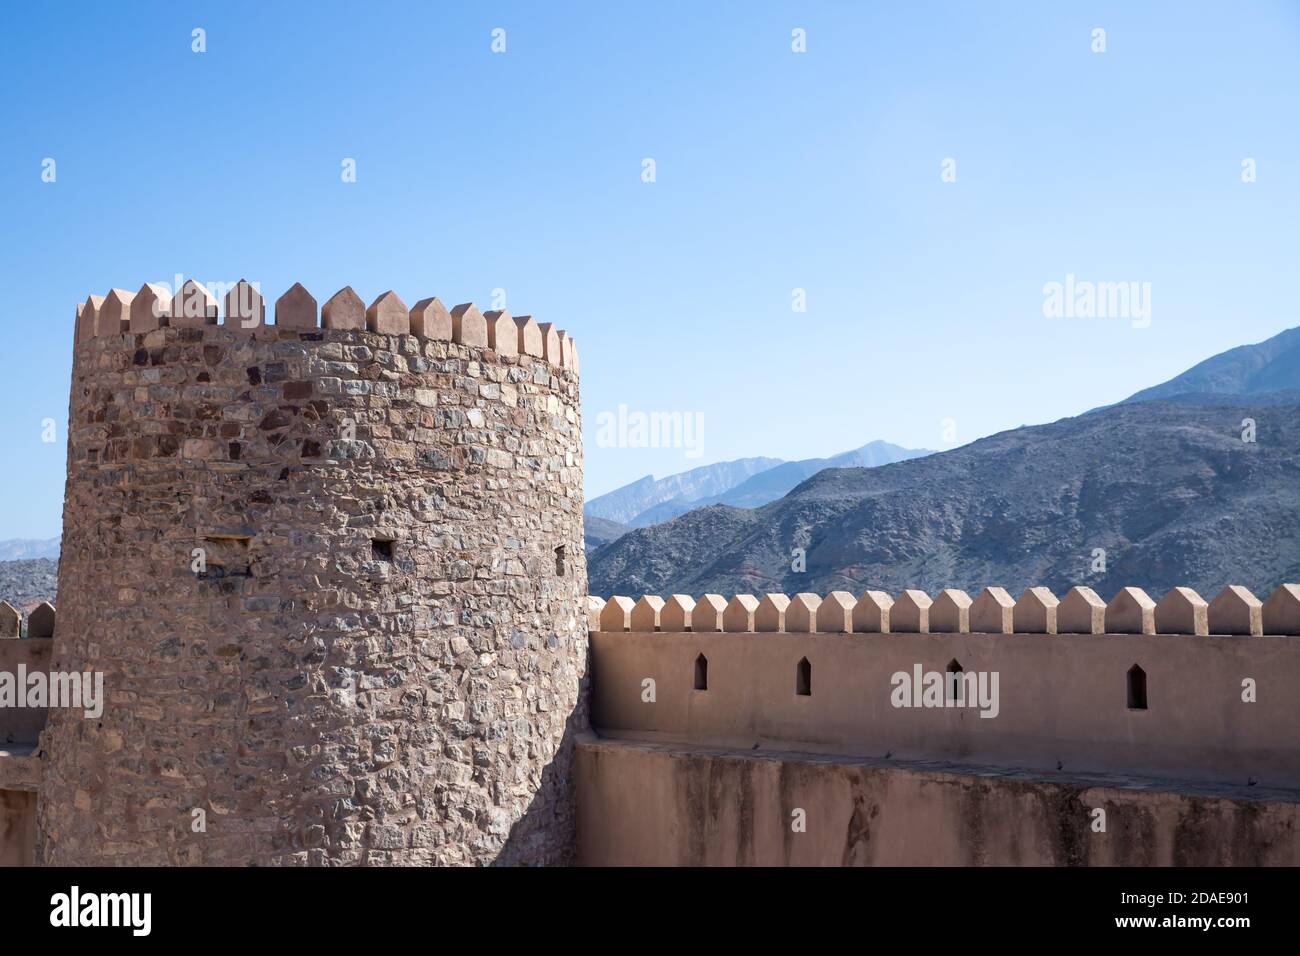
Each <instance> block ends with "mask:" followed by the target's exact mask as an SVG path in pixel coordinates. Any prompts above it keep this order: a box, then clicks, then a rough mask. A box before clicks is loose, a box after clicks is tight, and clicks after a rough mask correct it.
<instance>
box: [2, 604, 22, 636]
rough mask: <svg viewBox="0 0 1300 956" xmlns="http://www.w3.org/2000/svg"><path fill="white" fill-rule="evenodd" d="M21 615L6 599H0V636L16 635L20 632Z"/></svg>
mask: <svg viewBox="0 0 1300 956" xmlns="http://www.w3.org/2000/svg"><path fill="white" fill-rule="evenodd" d="M22 623H23V616H22V615H21V614H19V613H18V608H16V607H14V606H13V605H12V604H10V603H9V602H8V601H0V638H3V637H17V636H18V635H19V634H20V633H21V632H22Z"/></svg>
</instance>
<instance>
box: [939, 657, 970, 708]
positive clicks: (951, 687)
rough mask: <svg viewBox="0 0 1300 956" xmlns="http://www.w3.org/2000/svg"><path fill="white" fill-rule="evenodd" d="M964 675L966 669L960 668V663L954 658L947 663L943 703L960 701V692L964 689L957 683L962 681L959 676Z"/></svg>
mask: <svg viewBox="0 0 1300 956" xmlns="http://www.w3.org/2000/svg"><path fill="white" fill-rule="evenodd" d="M965 673H966V668H964V667H962V666H961V662H960V661H958V660H957V658H955V657H954V658H953V659H952V660H950V661H949V662H948V667H947V674H946V676H945V677H944V681H943V699H944V700H945V701H957V700H960V699H961V697H960V691H961V690H962V689H964V688H963V687H962V686H959V684H958V682H959V681H962V680H963V678H962V677H961V675H962V674H965Z"/></svg>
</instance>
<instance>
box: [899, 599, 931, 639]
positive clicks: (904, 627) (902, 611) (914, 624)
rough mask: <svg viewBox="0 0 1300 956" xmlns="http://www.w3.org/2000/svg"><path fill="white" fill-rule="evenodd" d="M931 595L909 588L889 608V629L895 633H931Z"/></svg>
mask: <svg viewBox="0 0 1300 956" xmlns="http://www.w3.org/2000/svg"><path fill="white" fill-rule="evenodd" d="M932 604H934V602H933V601H931V600H930V595H928V594H926V593H925V592H924V591H918V590H916V589H915V588H908V589H907V590H906V591H904V592H903V593H902V594H900V595H898V597H897V599H895V601H894V603H893V605H892V606H891V607H890V608H889V629H890V630H891V631H892V632H893V633H895V634H929V633H930V606H931V605H932Z"/></svg>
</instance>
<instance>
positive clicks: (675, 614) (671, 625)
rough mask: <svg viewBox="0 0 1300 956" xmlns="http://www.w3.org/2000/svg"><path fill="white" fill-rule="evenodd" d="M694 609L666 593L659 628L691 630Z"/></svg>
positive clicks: (685, 598)
mask: <svg viewBox="0 0 1300 956" xmlns="http://www.w3.org/2000/svg"><path fill="white" fill-rule="evenodd" d="M511 324H512V325H513V324H514V323H511ZM694 611H695V598H693V597H691V596H690V595H689V594H670V595H668V600H667V601H665V602H664V606H663V610H661V611H660V612H659V630H661V631H665V632H669V633H673V632H677V631H689V630H691V628H692V624H693V622H692V620H691V617H692V614H693V612H694ZM715 630H716V628H715Z"/></svg>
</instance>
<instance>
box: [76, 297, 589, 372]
mask: <svg viewBox="0 0 1300 956" xmlns="http://www.w3.org/2000/svg"><path fill="white" fill-rule="evenodd" d="M273 314H274V318H275V324H274V325H269V324H268V323H267V321H266V306H265V302H264V300H263V298H262V294H261V293H260V292H259V291H258V290H257V288H255V287H254V286H253V285H252V284H251V283H249V282H248V281H247V280H244V279H241V280H240V281H239V282H238V283H236V284H235V285H234V286H233V287H232V288H231V289H230V290H229V291H227V292H226V294H225V296H224V299H223V302H222V308H221V309H220V311H218V308H217V300H216V297H215V296H214V295H213V294H212V292H211V291H209V289H208V288H207V287H205V286H204V285H202V284H201V283H199V282H196V281H195V280H193V279H189V280H187V281H186V282H185V283H184V284H183V285H182V286H181V288H180V289H179V290H177V292H176V293H175V295H171V294H170V293H169V290H168V289H167V287H166V286H164V285H160V284H157V283H150V282H146V283H144V284H143V285H142V286H140V289H139V290H138V291H136V292H128V291H126V290H124V289H117V288H114V289H109V291H108V294H107V295H103V296H99V295H90V296H87V297H86V300H85V301H84V302H81V303H78V305H77V308H76V324H75V332H74V342H75V344H76V345H81V344H83V343H86V342H89V341H90V340H92V339H97V338H108V337H116V336H125V335H142V334H147V333H149V332H153V331H156V330H158V329H165V328H177V329H203V328H208V327H212V326H220V327H221V328H224V329H226V330H228V331H230V332H233V333H235V334H238V335H253V336H256V335H258V334H259V332H260V331H261V330H264V329H273V330H281V331H283V330H292V331H293V332H310V331H311V330H313V329H318V328H319V329H340V330H351V331H366V332H373V333H377V334H382V335H413V336H415V337H417V338H420V339H430V340H434V341H445V342H454V343H456V344H457V345H464V346H466V347H469V348H477V349H488V350H491V351H492V352H495V353H496V354H498V355H500V356H531V357H533V358H537V359H542V360H544V361H545V362H547V363H549V364H550V365H552V366H554V367H556V368H563V369H566V370H568V371H570V372H572V373H573V374H574V375H576V374H577V373H578V346H577V343H576V342H574V340H573V338H572V337H571V336H570V335H569V334H568V333H567V332H565V331H564V330H563V329H558V328H556V327H555V326H554V325H553V324H552V323H549V322H543V323H538V322H537V321H536V320H535V319H534V318H533V317H532V316H530V315H520V316H512V315H511V314H510V313H509V312H506V311H504V310H493V311H489V312H480V311H479V309H478V307H477V306H475V305H474V303H472V302H466V303H463V304H461V305H457V306H454V307H453V308H451V309H450V310H449V309H447V308H446V306H444V305H443V304H442V302H441V301H439V299H438V298H437V297H436V296H430V297H428V298H424V299H421V300H419V301H418V302H416V303H415V305H414V306H412V307H411V308H407V306H406V303H404V302H403V301H402V300H401V299H400V298H399V297H398V296H397V294H396V293H395V292H393V291H391V290H390V291H388V292H385V293H383V294H382V295H380V296H379V297H378V298H376V299H375V301H374V302H372V303H370V305H369V306H368V307H367V306H366V305H365V303H364V302H363V301H362V299H361V297H360V296H359V295H357V293H356V292H355V291H353V289H352V287H351V286H344V287H343V288H342V289H340V290H339V291H338V292H335V293H334V294H333V295H332V296H330V298H329V299H328V300H326V302H325V304H324V305H323V306H320V308H319V309H318V308H317V303H316V299H315V298H314V297H313V296H312V294H311V293H310V292H308V291H307V290H306V289H305V288H303V286H302V284H301V283H294V284H293V286H292V287H291V288H290V289H289V290H288V291H287V292H285V293H284V294H283V295H282V296H280V298H279V299H277V300H276V302H275V307H274V313H273Z"/></svg>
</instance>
